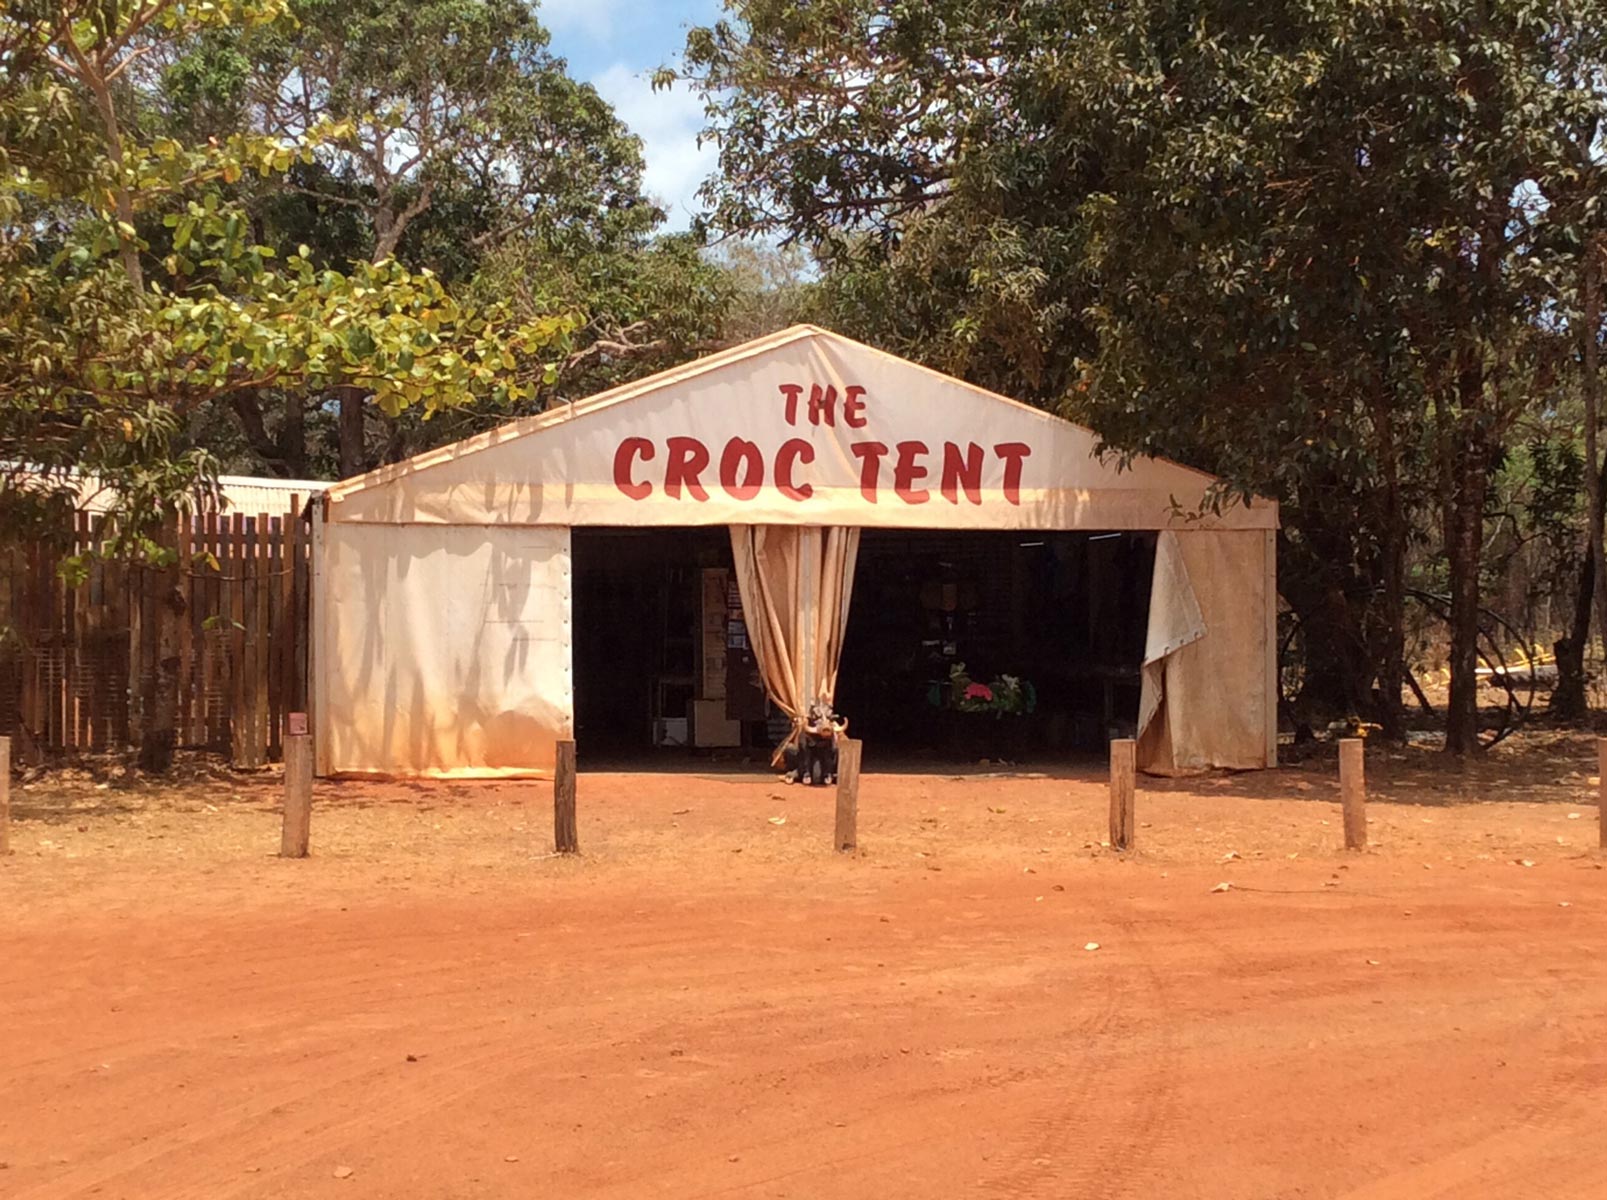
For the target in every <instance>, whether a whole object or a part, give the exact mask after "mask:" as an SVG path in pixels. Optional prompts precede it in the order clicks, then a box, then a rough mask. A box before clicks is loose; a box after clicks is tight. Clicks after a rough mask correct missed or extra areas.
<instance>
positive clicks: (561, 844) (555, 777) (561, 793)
mask: <svg viewBox="0 0 1607 1200" xmlns="http://www.w3.org/2000/svg"><path fill="white" fill-rule="evenodd" d="M552 841H553V846H554V847H555V848H556V849H557V851H558V853H559V854H579V853H580V830H579V829H578V828H577V827H576V824H575V743H574V742H573V741H561V742H559V743H558V760H557V762H556V764H555V765H554V766H553V772H552Z"/></svg>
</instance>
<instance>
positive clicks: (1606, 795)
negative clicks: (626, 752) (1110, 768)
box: [0, 738, 1607, 850]
mask: <svg viewBox="0 0 1607 1200" xmlns="http://www.w3.org/2000/svg"><path fill="white" fill-rule="evenodd" d="M0 740H4V739H0ZM1596 774H1597V776H1598V779H1597V784H1596V838H1597V841H1598V842H1599V843H1600V845H1601V848H1602V849H1603V850H1607V738H1597V739H1596Z"/></svg>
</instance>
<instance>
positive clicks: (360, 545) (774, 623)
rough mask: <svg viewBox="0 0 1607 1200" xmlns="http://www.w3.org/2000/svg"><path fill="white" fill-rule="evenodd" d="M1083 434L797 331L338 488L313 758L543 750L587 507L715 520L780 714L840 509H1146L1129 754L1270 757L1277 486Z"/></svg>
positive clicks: (814, 669) (819, 601)
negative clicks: (1134, 748) (1213, 492)
mask: <svg viewBox="0 0 1607 1200" xmlns="http://www.w3.org/2000/svg"><path fill="white" fill-rule="evenodd" d="M1096 440H1097V439H1096V438H1095V435H1094V434H1093V433H1091V432H1090V431H1088V430H1086V429H1083V428H1081V427H1079V426H1076V425H1072V424H1070V423H1068V422H1066V421H1063V420H1060V419H1058V418H1056V417H1053V416H1050V415H1049V414H1047V413H1044V412H1042V411H1040V410H1038V409H1034V408H1031V407H1029V406H1027V405H1024V404H1020V403H1017V402H1015V401H1012V400H1008V399H1006V398H1004V397H1002V396H998V395H995V394H993V393H991V392H987V391H983V390H982V389H979V388H975V387H972V386H971V385H969V384H966V383H964V382H962V381H960V380H957V379H952V378H949V377H947V376H944V375H941V374H939V373H937V372H935V371H931V370H928V369H926V368H924V367H920V366H917V365H915V364H913V363H910V362H907V361H904V360H902V359H899V358H896V357H894V356H892V355H889V354H884V353H882V352H880V351H877V350H873V349H871V348H870V347H867V346H863V345H861V344H859V343H857V342H853V341H850V340H849V339H847V338H844V337H841V336H839V335H837V334H833V333H830V332H828V331H826V330H823V329H818V328H815V327H812V326H797V327H794V328H792V329H788V330H785V331H783V332H781V333H777V334H774V335H772V336H770V337H766V338H761V339H759V340H757V341H754V342H750V343H747V344H746V345H743V346H739V347H736V348H735V349H732V350H728V351H725V352H722V353H719V354H715V355H711V356H709V357H706V358H703V359H700V360H698V361H696V362H693V363H689V364H687V365H685V366H682V367H678V368H675V369H673V370H670V371H665V372H662V373H661V374H658V375H655V376H652V377H651V378H648V379H644V380H641V381H639V382H636V383H632V384H628V385H626V386H624V387H621V388H617V389H614V390H613V391H610V392H606V393H603V394H602V395H599V396H594V397H592V398H590V399H587V400H583V401H578V402H576V403H573V404H570V405H567V406H563V407H560V408H557V409H553V410H551V411H548V412H545V413H542V414H541V415H539V416H535V417H530V418H527V419H525V420H521V421H516V422H513V423H512V424H509V425H506V426H504V427H502V428H500V429H497V430H495V431H493V432H491V433H488V434H484V435H482V436H480V437H475V438H470V439H468V440H466V441H462V442H459V443H456V444H455V445H451V446H447V447H444V448H442V449H439V450H435V451H431V452H429V453H427V454H422V455H419V456H418V457H416V458H414V459H411V460H409V461H407V462H404V463H400V464H397V465H394V466H389V467H384V468H381V469H379V470H377V471H374V472H371V473H369V474H367V475H363V476H360V477H358V478H355V479H350V480H346V481H345V482H343V483H339V484H336V485H335V486H333V487H331V488H330V489H329V490H328V491H327V492H326V493H325V494H324V497H323V502H322V503H321V504H320V505H319V507H318V510H317V513H316V517H315V521H314V534H313V544H314V571H315V585H314V593H313V657H314V662H313V675H314V681H315V687H314V707H315V721H316V733H317V738H316V745H317V757H318V766H319V770H320V773H322V774H334V773H346V772H377V773H388V774H399V775H430V776H455V777H475V776H494V775H501V774H540V773H543V772H545V771H549V770H550V769H551V766H552V762H553V757H554V744H555V742H556V741H557V740H558V739H561V738H568V737H570V736H572V731H573V687H572V669H573V668H572V663H571V649H570V648H571V637H570V631H571V628H572V622H573V621H574V620H575V619H576V616H577V615H578V616H579V617H580V618H581V619H584V614H574V613H573V612H572V611H571V610H572V600H571V566H570V530H571V529H572V528H573V527H576V526H600V525H606V526H654V525H657V526H688V525H727V526H730V527H732V530H733V543H734V545H735V546H736V547H737V550H738V570H737V575H738V577H739V578H741V579H742V582H743V601H744V606H745V607H747V608H750V609H751V610H753V611H754V612H755V613H756V614H767V615H768V617H769V618H770V620H769V621H768V622H763V621H758V620H756V621H755V622H753V623H755V624H762V625H767V626H768V628H769V630H770V633H771V635H772V636H771V638H770V642H769V650H768V654H769V661H764V662H761V666H762V668H763V673H764V677H765V681H766V683H767V685H768V688H769V691H770V693H771V695H772V698H774V699H776V700H777V702H778V703H781V704H782V705H783V707H784V708H787V710H788V711H789V712H791V711H793V708H794V707H796V706H797V705H798V704H801V703H804V702H806V701H807V699H808V698H810V697H811V696H813V695H816V694H821V693H824V692H829V689H830V686H831V680H833V679H834V678H835V674H836V657H835V655H836V653H837V651H838V650H840V642H841V636H840V635H841V623H842V620H843V617H844V614H845V612H846V607H847V602H848V596H849V594H850V592H851V589H852V580H853V562H854V553H855V547H856V546H857V530H859V529H861V528H875V527H896V528H905V529H1003V530H1099V531H1132V530H1152V531H1158V532H1159V533H1160V540H1159V542H1158V544H1157V553H1156V566H1155V579H1154V585H1153V595H1152V599H1151V604H1150V618H1149V620H1150V623H1149V632H1148V636H1147V642H1146V650H1145V665H1144V670H1143V696H1142V699H1141V705H1140V724H1141V727H1142V733H1141V739H1140V763H1141V765H1142V766H1144V767H1145V768H1146V769H1149V770H1155V771H1181V770H1191V769H1201V768H1206V767H1233V768H1250V767H1263V766H1268V765H1271V764H1272V763H1273V761H1274V758H1275V754H1276V746H1277V728H1276V690H1275V676H1274V671H1275V664H1276V644H1275V643H1276V639H1275V621H1276V588H1275V580H1274V531H1275V530H1276V528H1277V507H1276V505H1274V504H1272V503H1269V502H1264V501H1256V502H1254V503H1251V504H1242V503H1237V504H1233V505H1231V506H1229V507H1226V508H1225V509H1224V510H1223V511H1222V512H1221V513H1220V514H1214V515H1205V516H1199V515H1198V513H1199V511H1200V510H1201V508H1202V506H1203V505H1202V502H1203V500H1204V499H1205V497H1206V495H1207V492H1208V490H1209V489H1210V487H1211V485H1212V482H1213V481H1212V479H1211V477H1210V476H1207V475H1204V474H1202V473H1200V472H1197V471H1193V470H1190V469H1189V468H1186V467H1182V466H1179V465H1177V464H1174V463H1170V462H1165V461H1161V460H1157V459H1144V460H1140V461H1138V462H1136V463H1134V464H1132V466H1131V467H1130V468H1128V469H1125V470H1122V469H1118V467H1117V465H1116V464H1115V463H1114V462H1111V461H1108V460H1101V459H1100V458H1099V457H1097V456H1096V455H1095V453H1094V447H1095V445H1096ZM756 649H761V648H760V647H758V646H756ZM761 658H764V654H763V653H761ZM789 672H790V676H791V677H790V680H789ZM789 693H793V694H791V695H790V699H789Z"/></svg>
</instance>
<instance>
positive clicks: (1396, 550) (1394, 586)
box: [1374, 508, 1406, 742]
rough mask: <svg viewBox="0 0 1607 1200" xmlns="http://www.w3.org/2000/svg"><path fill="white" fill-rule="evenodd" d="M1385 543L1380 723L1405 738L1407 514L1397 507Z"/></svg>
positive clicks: (1386, 730)
mask: <svg viewBox="0 0 1607 1200" xmlns="http://www.w3.org/2000/svg"><path fill="white" fill-rule="evenodd" d="M1384 519H1385V526H1384V530H1383V534H1384V538H1383V541H1384V544H1383V547H1382V553H1381V554H1380V556H1379V557H1380V562H1379V567H1380V569H1381V571H1382V572H1383V576H1384V578H1383V580H1382V587H1381V588H1380V590H1379V601H1378V613H1377V620H1378V630H1377V637H1376V642H1375V645H1376V647H1377V649H1376V651H1375V654H1374V657H1375V660H1376V662H1377V664H1378V714H1377V715H1378V723H1379V725H1380V726H1381V727H1382V728H1383V732H1384V736H1385V737H1387V738H1389V739H1390V740H1391V741H1396V742H1399V741H1404V740H1405V738H1406V707H1405V704H1404V703H1403V702H1402V700H1401V691H1402V689H1403V688H1405V686H1406V515H1405V513H1403V512H1402V511H1401V510H1400V509H1398V508H1397V509H1395V510H1393V511H1391V512H1389V513H1388V514H1386V515H1385V518H1384Z"/></svg>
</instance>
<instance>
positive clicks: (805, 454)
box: [776, 438, 815, 500]
mask: <svg viewBox="0 0 1607 1200" xmlns="http://www.w3.org/2000/svg"><path fill="white" fill-rule="evenodd" d="M814 461H815V448H814V447H813V446H811V445H810V444H809V443H808V442H806V441H804V440H803V438H789V439H788V440H787V441H785V442H782V443H781V449H779V450H777V451H776V487H777V488H778V489H779V490H780V492H781V494H782V495H783V496H785V497H786V498H787V499H788V500H807V499H809V497H811V496H813V495H814V494H815V489H814V486H813V485H812V484H807V483H795V482H793V478H792V468H793V464H794V463H804V464H805V465H807V464H809V463H812V462H814Z"/></svg>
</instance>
